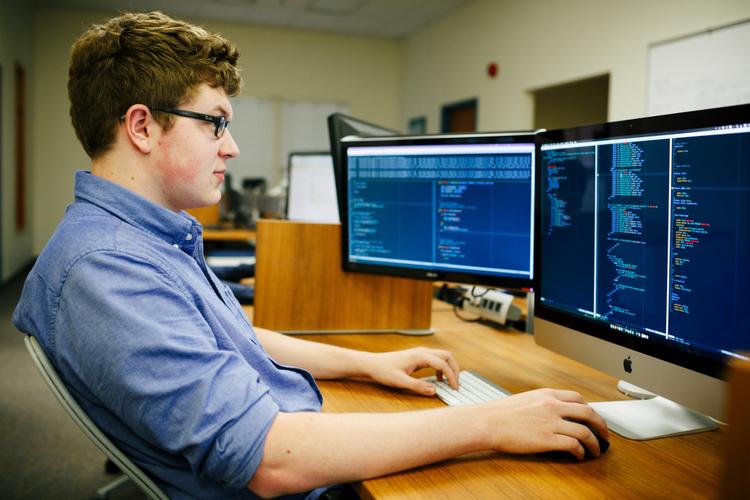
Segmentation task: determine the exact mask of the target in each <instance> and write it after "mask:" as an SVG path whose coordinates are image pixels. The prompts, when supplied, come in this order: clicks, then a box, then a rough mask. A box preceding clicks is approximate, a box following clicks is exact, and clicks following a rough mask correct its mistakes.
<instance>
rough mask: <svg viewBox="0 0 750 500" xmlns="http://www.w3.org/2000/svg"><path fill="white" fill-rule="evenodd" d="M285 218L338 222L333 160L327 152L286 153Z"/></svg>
mask: <svg viewBox="0 0 750 500" xmlns="http://www.w3.org/2000/svg"><path fill="white" fill-rule="evenodd" d="M287 176H288V177H287V178H288V181H289V189H288V192H287V205H286V218H287V219H289V220H293V221H300V222H321V223H329V224H334V223H336V224H337V223H338V222H339V221H340V219H339V206H338V201H337V199H336V181H335V180H334V176H333V159H332V158H331V154H330V153H329V152H328V151H318V152H297V153H291V154H290V155H289V170H288V174H287Z"/></svg>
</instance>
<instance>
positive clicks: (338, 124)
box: [328, 113, 400, 222]
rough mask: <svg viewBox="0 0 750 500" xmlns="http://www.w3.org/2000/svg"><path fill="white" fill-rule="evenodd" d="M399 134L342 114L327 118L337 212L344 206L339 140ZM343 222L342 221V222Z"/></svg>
mask: <svg viewBox="0 0 750 500" xmlns="http://www.w3.org/2000/svg"><path fill="white" fill-rule="evenodd" d="M398 134H400V132H398V131H396V130H393V129H390V128H386V127H381V126H379V125H375V124H374V123H369V122H366V121H364V120H360V119H359V118H354V117H353V116H347V115H345V114H342V113H333V114H331V115H329V116H328V138H329V140H330V143H331V156H332V157H333V173H334V177H335V179H336V192H337V199H338V203H339V212H341V209H342V207H343V206H344V205H343V204H344V195H343V191H344V189H345V182H346V175H345V174H344V172H345V171H344V166H343V164H342V161H343V160H342V153H341V140H342V139H343V138H344V137H349V136H356V137H382V136H389V135H398ZM342 222H343V221H342Z"/></svg>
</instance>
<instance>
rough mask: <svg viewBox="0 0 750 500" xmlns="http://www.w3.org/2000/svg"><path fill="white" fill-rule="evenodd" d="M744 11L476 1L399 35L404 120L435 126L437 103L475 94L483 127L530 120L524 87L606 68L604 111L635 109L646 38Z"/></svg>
mask: <svg viewBox="0 0 750 500" xmlns="http://www.w3.org/2000/svg"><path fill="white" fill-rule="evenodd" d="M747 18H750V1H748V0H713V1H705V0H628V1H621V0H565V1H560V0H526V1H510V0H476V1H475V2H473V3H471V4H469V5H467V6H466V7H464V8H463V9H461V10H459V11H458V12H456V13H454V14H453V15H451V16H449V17H447V18H445V19H443V20H442V21H440V22H438V23H435V24H434V25H432V26H429V27H428V28H426V29H424V30H422V31H420V32H419V33H417V34H415V35H414V36H411V37H410V38H408V39H407V40H406V42H405V47H404V51H405V52H404V92H403V102H404V107H403V116H402V122H406V120H408V119H409V118H410V117H414V116H420V115H426V116H427V127H428V131H431V132H436V131H438V130H439V127H440V107H441V106H442V105H443V104H445V103H449V102H454V101H458V100H463V99H466V98H469V97H473V96H477V97H479V117H478V126H479V128H480V130H509V129H518V128H528V127H531V126H532V119H533V109H532V99H531V96H530V94H529V91H530V90H534V89H538V88H541V87H547V86H550V85H557V84H560V83H565V82H569V81H571V80H578V79H582V78H587V77H591V76H596V75H601V74H603V73H610V75H611V80H610V95H609V120H619V119H626V118H630V117H636V116H642V115H644V114H645V113H646V105H647V101H646V99H647V95H646V92H647V87H646V83H647V76H648V75H647V63H648V61H647V54H648V46H649V44H651V43H654V42H660V41H664V40H666V39H669V38H673V37H676V36H681V35H685V34H691V33H694V32H698V31H702V30H705V29H707V28H711V27H716V26H720V25H724V24H727V23H731V22H736V21H739V20H742V19H747ZM490 61H496V62H497V63H498V64H499V65H500V74H499V76H498V77H497V78H495V79H490V78H488V77H487V76H486V71H485V68H486V66H487V63H489V62H490Z"/></svg>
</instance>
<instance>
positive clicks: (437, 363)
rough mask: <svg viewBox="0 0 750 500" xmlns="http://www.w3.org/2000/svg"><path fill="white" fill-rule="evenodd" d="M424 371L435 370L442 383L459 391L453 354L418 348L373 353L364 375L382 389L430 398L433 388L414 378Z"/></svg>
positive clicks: (457, 369)
mask: <svg viewBox="0 0 750 500" xmlns="http://www.w3.org/2000/svg"><path fill="white" fill-rule="evenodd" d="M422 368H432V369H434V370H435V371H436V372H437V377H438V378H439V379H441V380H442V379H445V380H447V381H448V384H449V385H450V386H451V387H453V388H454V389H458V372H459V368H458V362H456V359H455V358H454V357H453V353H451V352H450V351H444V350H441V349H428V348H424V347H417V348H414V349H406V350H404V351H392V352H383V353H372V356H369V357H368V360H367V366H366V367H365V371H366V372H367V373H368V374H369V376H370V377H371V378H372V379H373V380H375V381H376V382H379V383H381V384H383V385H386V386H389V387H397V388H401V389H408V390H410V391H413V392H416V393H418V394H424V395H427V396H433V395H435V386H434V384H432V383H430V382H427V381H425V380H421V379H418V378H414V377H412V376H411V374H412V373H414V372H415V371H417V370H419V369H422Z"/></svg>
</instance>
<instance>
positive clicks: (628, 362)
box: [622, 356, 633, 373]
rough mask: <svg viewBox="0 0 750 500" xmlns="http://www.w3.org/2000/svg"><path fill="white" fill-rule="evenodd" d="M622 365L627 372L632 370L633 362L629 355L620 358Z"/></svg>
mask: <svg viewBox="0 0 750 500" xmlns="http://www.w3.org/2000/svg"><path fill="white" fill-rule="evenodd" d="M622 367H623V369H624V370H625V371H626V372H627V373H632V372H633V362H632V361H631V360H630V356H628V357H627V358H625V359H623V360H622Z"/></svg>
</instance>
